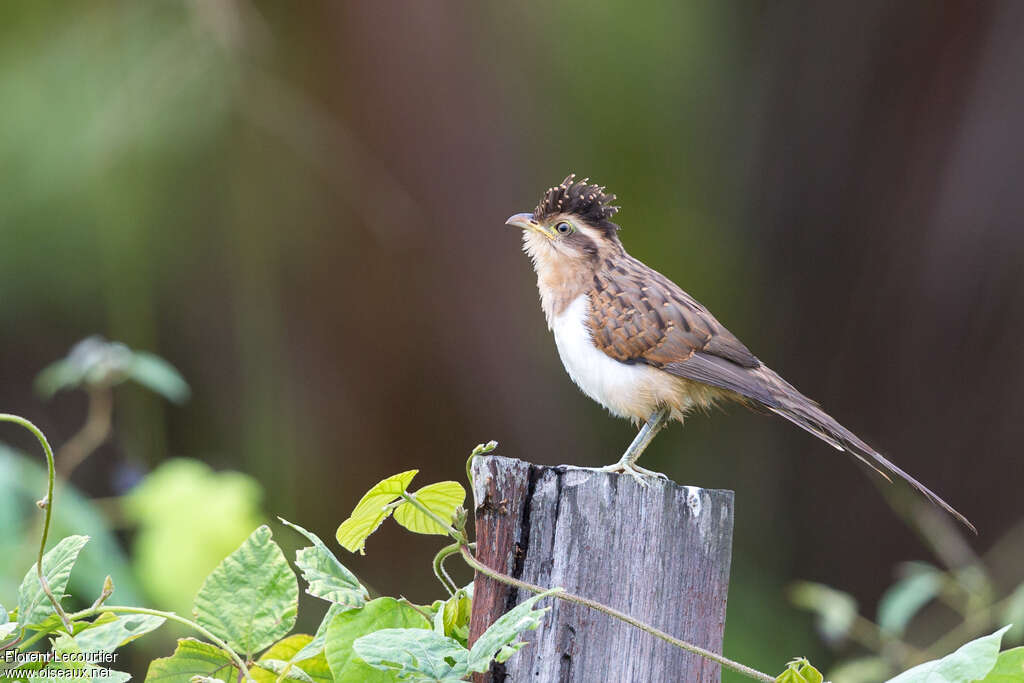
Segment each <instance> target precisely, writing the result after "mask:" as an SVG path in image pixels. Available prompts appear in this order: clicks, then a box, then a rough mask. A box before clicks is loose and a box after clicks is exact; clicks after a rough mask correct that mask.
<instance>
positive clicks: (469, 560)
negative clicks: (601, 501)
mask: <svg viewBox="0 0 1024 683" xmlns="http://www.w3.org/2000/svg"><path fill="white" fill-rule="evenodd" d="M459 550H460V552H461V553H462V558H463V559H464V560H465V561H466V564H468V565H469V566H470V567H472V568H473V569H475V570H476V571H478V572H480V573H481V574H483V575H484V576H487V577H489V578H492V579H494V580H495V581H500V582H501V583H504V584H506V585H509V586H513V587H515V588H519V589H521V590H527V591H530V592H531V593H544V592H546V590H547V589H545V588H542V587H540V586H535V585H533V584H532V583H526V582H525V581H520V580H519V579H514V578H512V577H511V576H508V575H506V574H502V573H501V572H498V571H495V570H494V569H491V568H490V567H488V566H487V565H485V564H483V563H482V562H480V561H479V560H477V559H476V557H474V556H473V553H471V552H470V550H469V548H468V547H466V546H462V547H460V549H459ZM554 597H556V598H558V599H560V600H565V601H567V602H574V603H576V604H577V605H583V606H584V607H589V608H590V609H595V610H597V611H598V612H603V613H604V614H607V615H608V616H610V617H613V618H615V619H618V620H620V621H624V622H626V623H627V624H629V625H631V626H635V627H636V628H638V629H640V630H641V631H645V632H647V633H650V634H651V635H652V636H655V637H656V638H661V639H662V640H664V641H665V642H667V643H670V644H672V645H675V646H676V647H678V648H681V649H683V650H686V651H687V652H692V653H693V654H695V655H700V656H701V657H704V658H705V659H710V660H711V661H713V662H717V663H718V664H720V665H721V666H724V667H725V668H727V669H731V670H733V671H735V672H737V673H740V674H743V675H744V676H747V677H748V678H752V679H754V680H756V681H763V682H764V683H774V681H775V677H774V676H769V675H768V674H766V673H762V672H760V671H758V670H756V669H752V668H750V667H749V666H745V665H743V664H740V663H739V662H734V661H733V660H731V659H728V658H726V657H723V656H722V655H720V654H716V653H714V652H712V651H711V650H705V649H704V648H702V647H700V646H698V645H694V644H693V643H688V642H686V641H685V640H680V639H678V638H674V637H672V636H670V635H669V634H667V633H665V632H664V631H661V630H659V629H657V628H655V627H653V626H650V625H648V624H645V623H643V622H642V621H638V620H637V619H634V618H633V617H631V616H629V615H628V614H626V613H624V612H620V611H618V610H617V609H614V608H612V607H609V606H607V605H604V604H601V603H600V602H596V601H594V600H589V599H587V598H584V597H581V596H579V595H574V594H572V593H567V592H565V591H561V592H558V593H555V594H554Z"/></svg>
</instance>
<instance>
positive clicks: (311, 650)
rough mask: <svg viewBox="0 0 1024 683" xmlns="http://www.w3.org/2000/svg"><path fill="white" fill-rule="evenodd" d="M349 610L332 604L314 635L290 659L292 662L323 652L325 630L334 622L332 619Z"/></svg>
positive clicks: (325, 637) (325, 639)
mask: <svg viewBox="0 0 1024 683" xmlns="http://www.w3.org/2000/svg"><path fill="white" fill-rule="evenodd" d="M347 609H349V608H347V607H345V606H343V605H339V604H337V603H334V604H332V605H331V606H330V608H329V609H328V610H327V614H325V615H324V618H323V620H321V622H320V626H319V627H318V628H317V629H316V635H314V636H313V638H312V640H310V641H309V642H308V643H306V645H305V646H304V647H303V648H302V649H301V650H299V651H298V652H297V653H295V656H294V657H292V661H295V662H301V661H303V660H306V659H310V658H311V657H316V656H317V655H318V654H320V653H322V652H323V651H324V643H325V642H326V641H327V629H328V627H330V625H331V622H332V621H334V617H336V616H337V615H339V614H341V613H342V612H344V611H345V610H347Z"/></svg>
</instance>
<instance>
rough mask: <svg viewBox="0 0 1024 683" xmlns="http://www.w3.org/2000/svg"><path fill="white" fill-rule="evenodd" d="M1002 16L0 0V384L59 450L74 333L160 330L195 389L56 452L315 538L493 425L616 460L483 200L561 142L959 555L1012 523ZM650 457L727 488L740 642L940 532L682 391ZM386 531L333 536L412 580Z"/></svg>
mask: <svg viewBox="0 0 1024 683" xmlns="http://www.w3.org/2000/svg"><path fill="white" fill-rule="evenodd" d="M1022 28H1024V5H1022V4H1020V3H1013V2H1004V3H975V2H951V3H927V2H919V3H890V2H883V1H882V0H877V1H868V2H857V3H814V2H783V3H772V2H743V3H729V2H724V3H685V4H684V3H664V4H662V5H660V6H637V5H635V4H630V3H621V4H618V5H612V4H611V3H608V4H603V3H588V2H582V1H572V2H565V3H558V4H557V5H556V6H552V5H550V4H541V3H479V4H478V3H442V2H430V3H418V2H390V3H356V2H346V3H300V4H293V3H289V4H280V3H262V2H260V3H249V2H243V1H234V2H226V1H225V2H206V1H204V0H194V1H193V2H170V1H168V2H160V3H138V2H130V1H128V0H125V1H123V2H116V1H112V0H111V1H104V2H99V1H93V2H80V3H74V4H70V5H69V4H67V3H60V2H42V1H40V2H33V3H9V4H6V5H4V6H3V8H2V9H0V169H2V174H3V176H2V177H3V189H2V190H0V326H2V327H0V330H2V334H3V343H2V346H0V378H2V381H0V409H2V410H4V411H7V412H14V413H19V414H22V415H24V416H26V417H28V418H30V419H32V420H33V421H35V422H36V423H37V424H38V425H40V426H41V427H42V428H43V429H44V430H45V431H46V432H47V434H48V435H49V436H50V438H51V440H52V441H54V442H55V443H56V444H60V443H61V442H63V441H64V440H66V439H67V438H68V437H69V436H71V435H72V434H73V433H74V432H75V431H76V430H77V429H78V427H79V426H80V425H81V423H82V421H83V419H84V414H85V399H84V397H83V395H82V394H81V393H68V392H65V393H62V394H59V395H58V396H57V397H56V398H54V399H53V400H50V401H43V400H41V399H40V398H39V397H38V396H36V395H35V394H34V392H33V389H32V386H33V378H34V377H35V375H36V373H37V372H38V371H39V370H40V369H41V368H43V367H44V366H46V365H47V364H48V363H50V362H51V361H53V360H54V359H56V358H58V357H61V356H63V355H64V354H65V353H66V352H67V350H68V348H69V347H70V346H71V345H72V344H73V343H74V342H76V341H78V340H79V339H81V338H83V337H86V336H88V335H91V334H94V333H98V334H102V335H104V336H105V337H107V338H109V339H116V340H119V341H122V342H125V343H126V344H128V345H130V346H131V347H133V348H137V349H144V350H149V351H152V352H155V353H157V354H159V355H161V356H163V357H164V358H166V359H168V360H169V361H170V362H171V363H173V364H174V365H175V366H176V367H177V368H178V369H179V370H180V371H181V373H182V375H183V376H184V377H185V378H186V379H187V380H188V381H189V383H190V384H191V387H192V399H191V401H190V402H188V403H187V404H185V405H184V406H182V407H177V406H173V405H171V404H168V403H166V402H164V401H162V400H161V399H160V398H158V397H155V396H153V395H152V394H148V393H146V392H144V391H143V390H141V389H138V388H134V387H129V386H127V385H126V386H124V387H119V388H118V389H117V390H116V399H115V400H116V403H115V433H114V436H113V437H112V438H111V439H110V440H109V441H108V442H107V443H106V444H105V445H104V446H103V447H102V448H101V449H100V450H99V451H97V452H96V454H95V455H93V456H92V457H91V458H90V460H89V462H88V464H87V465H85V466H83V467H82V468H80V469H78V470H77V471H76V472H75V473H74V476H73V477H72V483H73V484H74V485H75V486H76V487H78V488H79V489H80V490H82V491H83V492H84V493H86V494H87V495H88V496H91V497H95V498H100V499H109V498H110V497H112V496H115V495H119V494H121V493H124V491H125V489H126V488H127V486H128V485H129V484H130V482H131V479H132V477H133V476H136V478H137V476H141V474H143V473H145V472H146V471H149V470H152V469H153V468H155V467H157V466H158V464H160V463H161V462H163V461H165V460H166V459H167V458H170V457H172V456H189V457H193V458H199V459H201V460H204V461H205V462H207V463H208V464H209V465H210V466H211V467H212V468H213V469H215V470H218V471H220V470H238V471H241V472H245V473H247V474H249V475H251V476H252V477H253V478H254V480H255V481H256V482H257V483H258V484H259V485H260V487H262V489H263V493H262V502H260V503H258V504H257V505H258V507H259V510H261V511H262V512H260V513H259V514H260V515H262V516H260V517H259V518H260V519H264V518H265V519H272V518H273V515H282V516H284V517H287V518H289V519H293V520H296V521H298V522H300V523H302V524H303V525H305V526H306V527H308V528H310V529H313V530H315V531H317V532H318V533H319V534H320V535H321V536H322V537H323V538H325V539H333V535H334V529H335V528H336V526H337V524H338V523H339V522H340V521H341V520H342V519H343V518H344V517H345V516H346V515H347V514H348V513H349V512H350V511H351V509H352V507H353V505H354V504H355V502H356V501H357V499H358V497H359V495H361V493H362V492H363V491H364V490H365V489H366V488H368V486H369V485H371V484H372V483H374V482H375V481H377V480H378V479H380V478H382V477H384V476H386V475H388V474H391V473H394V472H397V471H400V470H405V469H410V468H414V467H418V468H420V469H421V474H420V479H421V480H422V482H421V483H428V482H429V481H435V480H438V479H458V480H461V479H462V476H461V475H462V474H463V472H464V469H463V466H464V462H465V457H466V454H467V453H468V451H469V450H470V449H471V448H472V447H473V446H474V445H475V444H477V443H479V442H482V441H487V440H489V439H496V440H498V441H499V442H500V443H501V446H500V449H499V452H500V453H502V454H504V455H509V456H515V457H520V458H525V459H529V460H533V461H535V462H541V463H561V462H569V463H576V464H587V465H598V464H606V463H608V462H611V461H613V460H614V459H616V458H618V456H619V455H620V453H621V451H622V449H623V448H624V447H625V445H626V444H627V443H628V441H629V439H630V438H631V436H632V428H631V427H630V426H629V425H628V423H626V422H625V421H621V420H615V419H612V418H610V417H608V416H607V415H606V414H605V413H604V412H603V411H602V409H601V408H600V407H598V406H597V405H596V404H594V403H593V402H592V401H590V400H589V399H588V398H586V397H585V396H583V395H582V394H581V393H580V392H579V391H578V390H577V389H576V387H575V386H574V385H573V384H572V383H571V381H570V380H569V379H568V377H567V375H566V374H565V372H564V371H563V369H562V367H561V364H560V362H559V360H558V357H557V354H556V351H555V347H554V344H553V342H552V339H551V336H550V333H549V332H548V331H547V330H546V328H545V324H544V319H543V315H542V313H541V311H540V307H539V305H538V301H537V293H536V288H535V282H534V276H533V273H532V270H531V268H530V265H529V262H528V260H527V259H526V257H525V256H524V255H523V254H522V253H521V252H520V246H519V236H518V235H517V234H515V233H514V232H512V231H510V230H509V229H508V228H504V227H503V225H502V224H503V222H504V220H505V218H506V217H507V216H508V215H510V214H512V213H516V212H519V211H528V210H531V209H532V207H533V206H534V205H535V203H536V201H537V199H538V197H539V195H540V193H541V192H542V191H543V190H544V189H545V188H546V187H548V186H550V185H551V184H553V183H557V182H559V181H560V180H561V179H562V178H563V177H564V176H565V175H566V174H568V173H569V172H576V173H578V174H580V175H581V176H590V177H591V178H592V179H593V180H595V181H597V182H599V183H601V184H606V185H607V186H608V188H609V190H610V191H613V192H615V193H616V194H617V195H618V197H619V202H618V203H619V204H620V205H621V207H622V210H621V212H620V213H619V215H618V221H619V223H620V224H621V225H622V227H623V230H622V233H621V237H622V240H623V242H624V243H625V245H626V246H627V248H628V249H629V250H630V252H631V253H632V254H633V255H635V256H637V257H638V258H640V259H642V260H644V261H646V262H647V263H648V264H650V265H651V266H653V267H655V268H657V269H659V270H661V271H662V272H664V273H665V274H666V275H668V276H669V277H671V278H672V279H674V280H675V281H676V282H678V283H679V284H680V285H681V286H683V287H684V288H685V289H686V290H687V291H689V292H690V293H691V294H693V295H694V296H696V297H697V298H698V299H700V300H701V301H702V302H703V303H705V304H706V305H707V306H708V307H709V308H710V309H711V310H712V311H714V312H715V313H716V315H717V317H718V318H719V319H720V320H721V321H722V322H723V323H724V324H725V325H727V326H728V327H729V328H730V329H731V330H732V331H733V332H734V333H736V334H737V336H739V337H740V338H741V339H743V340H744V341H745V342H746V344H747V345H748V346H749V347H750V348H751V349H752V350H753V351H754V352H755V353H756V354H757V355H758V356H759V357H760V358H761V359H762V360H764V361H765V362H766V363H767V364H769V365H770V366H772V367H773V368H775V369H776V370H777V371H778V372H780V374H782V375H783V376H785V377H786V378H787V379H788V380H790V381H791V382H792V383H793V384H795V385H796V386H797V387H798V388H800V389H801V390H802V391H804V392H805V393H807V394H808V395H810V396H812V397H814V398H816V399H817V400H819V401H820V402H821V403H822V404H823V405H824V406H825V407H826V409H828V410H829V411H830V412H831V413H832V414H833V415H835V416H836V417H837V418H839V419H840V420H841V421H842V422H843V423H844V424H846V425H847V426H848V427H850V428H851V429H853V430H854V431H856V432H858V433H859V434H861V435H862V436H863V437H864V438H865V439H866V440H868V441H869V442H870V443H872V444H875V445H877V446H878V447H879V448H880V450H882V451H883V452H885V453H887V454H888V455H890V456H891V457H892V459H893V460H894V461H896V462H897V463H899V464H900V465H901V466H902V467H904V468H905V469H907V470H908V471H910V472H911V473H913V474H915V475H917V476H918V477H919V478H920V479H921V480H922V481H924V482H925V483H926V484H927V485H929V486H930V487H932V488H934V489H935V490H936V491H937V492H939V493H940V494H941V495H943V496H944V497H945V498H946V499H947V500H948V501H949V502H950V503H951V504H953V505H954V506H955V507H957V508H959V509H960V510H961V511H962V512H964V513H965V514H966V515H967V516H968V517H969V518H970V519H971V520H972V521H973V522H974V523H975V524H976V525H977V527H978V529H979V530H980V534H979V536H978V537H977V538H973V537H972V538H969V539H968V543H969V544H970V547H971V548H973V549H974V551H976V552H979V553H985V552H987V551H988V550H989V549H991V548H992V547H993V545H994V544H996V542H997V540H999V539H1005V538H1006V534H1008V533H1011V530H1012V529H1014V528H1016V527H1015V525H1016V524H1017V522H1019V521H1020V519H1021V517H1022V516H1024V504H1022V502H1021V482H1022V474H1024V472H1022V465H1021V463H1022V459H1021V457H1020V444H1021V443H1022V442H1024V414H1022V409H1021V404H1020V397H1019V396H1020V391H1021V388H1022V387H1024V345H1022V344H1021V341H1020V340H1021V339H1022V338H1024V305H1022V303H1021V302H1022V300H1024V277H1022V273H1021V269H1022V266H1024V230H1022V222H1024V221H1022V218H1021V216H1022V211H1024V192H1022V191H1021V188H1020V178H1021V172H1022V170H1024V168H1022V165H1024V135H1021V134H1020V132H1019V130H1018V129H1019V126H1020V121H1021V120H1022V119H1024V89H1022V88H1021V87H1020V86H1021V82H1020V74H1021V73H1022V69H1024V43H1022V42H1021V40H1020V30H1021V29H1022ZM0 438H2V439H3V440H5V441H7V442H8V443H10V444H12V445H14V446H17V447H19V448H20V449H22V450H24V451H26V452H30V453H34V451H32V450H30V449H32V448H33V444H32V442H31V440H30V439H26V438H22V436H21V435H20V434H18V433H16V432H14V430H13V428H5V429H4V433H3V435H2V436H0ZM33 457H35V456H33ZM644 464H645V465H646V466H648V467H651V468H654V469H658V470H661V471H664V472H666V473H667V474H668V475H669V476H670V477H672V478H673V479H675V480H677V481H680V482H684V483H691V484H697V485H701V486H705V487H716V488H729V489H733V490H735V491H736V500H737V512H736V536H735V552H734V568H733V577H734V578H733V588H732V593H731V596H730V608H729V624H728V630H727V636H726V653H727V654H729V655H731V656H734V657H736V658H739V659H741V660H742V661H744V662H745V663H747V664H751V665H753V666H757V667H759V668H762V669H768V670H775V669H778V668H779V665H780V663H781V662H783V661H784V660H785V659H786V658H788V657H789V656H791V655H797V654H809V655H815V656H816V657H817V658H818V661H821V662H823V663H827V662H828V661H829V659H830V658H831V657H832V656H834V655H833V653H832V652H830V651H826V650H825V649H824V646H822V645H820V644H819V640H818V638H817V637H816V635H815V634H814V631H813V628H812V626H811V618H810V617H809V616H808V615H807V614H805V613H802V612H800V611H798V610H796V609H795V608H794V607H791V606H790V605H789V604H788V603H787V601H786V597H785V587H786V585H787V584H788V583H789V582H790V581H792V580H794V579H811V580H815V581H821V582H824V583H828V584H830V585H833V586H836V587H838V588H841V589H843V590H845V591H849V592H850V593H852V594H853V595H855V596H856V597H857V598H858V600H859V601H860V602H861V604H862V606H864V607H865V609H868V610H870V609H871V607H872V606H873V605H874V604H875V602H876V601H877V599H878V597H879V595H880V594H881V593H882V591H883V590H884V589H885V587H886V586H888V585H889V584H890V583H892V581H893V579H894V574H893V572H894V567H895V566H896V565H897V564H898V563H900V562H903V561H907V560H926V561H930V562H935V563H939V564H940V563H941V562H940V558H938V557H936V555H935V553H934V551H933V549H932V548H933V545H934V544H930V543H928V542H927V541H926V540H923V539H922V536H921V535H920V534H918V533H916V532H915V530H914V527H912V526H910V525H908V524H906V523H904V521H903V517H901V516H900V515H898V514H896V512H894V509H893V508H892V507H890V506H889V505H887V504H886V500H887V498H886V497H885V496H883V495H881V494H880V487H878V486H876V484H877V482H876V481H875V480H874V479H872V478H871V477H869V476H865V475H863V474H862V473H860V472H858V471H857V470H858V468H857V466H856V465H855V463H854V462H853V461H852V459H851V458H849V457H848V456H845V455H838V454H837V453H836V452H835V451H833V450H832V449H831V448H829V447H828V446H826V445H824V444H822V443H821V442H819V441H817V440H815V439H813V438H812V437H809V436H807V435H806V434H804V433H802V432H800V431H799V430H796V429H794V428H792V427H791V426H790V425H788V424H786V423H785V422H783V421H781V420H778V419H775V418H766V417H763V416H759V415H753V414H749V413H747V412H746V411H744V410H742V409H732V410H729V411H728V414H725V413H720V412H716V413H714V414H712V415H711V416H709V417H704V416H700V415H696V416H694V417H693V418H692V419H691V420H690V421H689V423H688V424H687V425H686V428H685V429H682V428H679V427H678V426H676V427H673V428H672V429H670V430H668V431H667V432H666V433H665V434H664V435H663V436H660V437H659V438H658V440H657V441H656V442H655V444H654V446H653V447H652V448H651V449H650V450H649V451H648V454H647V455H646V456H645V459H644ZM126 472H127V473H128V474H127V475H126ZM132 473H136V474H132ZM215 490H216V489H215ZM256 497H258V495H257V496H256ZM892 500H893V502H894V503H895V504H896V507H897V508H900V509H904V510H906V509H910V508H907V507H906V502H907V501H908V500H910V499H908V498H904V497H900V496H895V497H893V498H892ZM122 521H123V520H122ZM392 526H393V525H392ZM392 526H385V527H384V528H383V529H382V531H381V532H380V533H379V535H377V536H374V537H373V538H371V539H370V541H369V544H368V554H367V556H366V557H358V556H348V555H345V556H344V558H343V559H345V560H346V561H348V563H349V566H351V567H352V568H353V570H355V571H356V572H357V573H359V574H360V576H362V577H364V578H365V579H366V581H367V582H368V584H370V585H372V586H373V588H374V589H375V590H378V591H380V592H382V593H386V594H393V595H395V594H404V595H406V596H408V597H410V598H412V599H414V600H421V601H423V600H431V599H433V598H435V597H438V595H437V594H438V593H439V590H438V587H437V585H436V582H435V581H434V579H433V577H432V576H431V575H430V570H429V568H428V566H429V560H430V557H431V555H432V553H433V551H434V549H435V547H436V539H431V538H429V537H415V538H410V537H409V535H408V534H407V533H405V532H403V531H402V530H399V529H396V528H392ZM275 529H276V530H277V533H278V535H281V534H282V533H284V532H283V530H281V528H280V527H275ZM2 533H4V532H2V531H0V534H2ZM119 533H120V536H119V538H120V539H121V540H122V541H123V542H124V543H125V544H126V547H128V548H131V547H132V540H133V535H132V534H133V532H132V529H131V526H130V525H127V526H126V527H125V526H124V525H122V527H120V531H119ZM242 536H243V537H244V532H243V534H242ZM240 540H241V537H239V538H237V539H231V541H230V543H228V548H229V549H230V548H231V547H233V545H232V544H237V542H239V541H240ZM332 546H333V547H335V548H336V549H338V548H337V546H336V545H334V543H333V540H332ZM1021 548H1024V546H1018V547H1017V550H1016V551H1014V552H1011V553H1010V554H1009V555H1008V556H1007V557H1009V558H1011V559H1012V561H1010V562H1008V563H1007V566H1015V567H1017V568H1018V569H1016V570H1015V571H1016V572H1017V573H1016V575H1015V576H1010V577H1009V578H1010V579H1015V580H1017V581H1019V580H1020V578H1021V574H1020V571H1019V567H1020V566H1021V562H1022V561H1024V549H1021ZM338 551H339V553H342V552H343V551H341V550H340V549H338ZM410 556H411V559H406V558H410ZM214 561H215V560H214ZM30 562H31V560H29V563H30ZM26 566H27V565H26ZM410 567H415V568H418V569H417V570H416V571H412V572H411V573H410ZM23 571H24V569H23V568H20V567H19V569H18V570H17V571H16V572H13V571H12V573H16V574H18V576H19V577H20V574H21V572H23ZM204 571H205V570H204ZM1011 574H1012V572H1011ZM462 578H468V574H464V575H463V577H462ZM189 590H194V588H190V589H189ZM158 606H159V605H158ZM314 627H315V621H314ZM168 651H169V650H168ZM156 654H161V653H156Z"/></svg>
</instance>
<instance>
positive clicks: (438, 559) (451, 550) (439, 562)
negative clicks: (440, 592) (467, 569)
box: [434, 541, 462, 595]
mask: <svg viewBox="0 0 1024 683" xmlns="http://www.w3.org/2000/svg"><path fill="white" fill-rule="evenodd" d="M461 546H462V544H461V543H459V542H458V541H456V542H455V543H452V544H451V545H446V546H445V547H443V548H441V549H440V550H439V551H438V552H437V555H434V576H436V577H437V580H438V581H440V582H441V585H442V586H444V589H445V590H446V591H448V595H455V590H456V588H457V586H456V585H455V581H453V580H452V577H451V576H449V575H448V572H447V571H445V568H444V561H445V559H447V558H448V557H449V556H450V555H454V554H455V553H457V552H459V548H460V547H461Z"/></svg>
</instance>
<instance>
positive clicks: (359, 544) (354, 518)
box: [337, 470, 419, 555]
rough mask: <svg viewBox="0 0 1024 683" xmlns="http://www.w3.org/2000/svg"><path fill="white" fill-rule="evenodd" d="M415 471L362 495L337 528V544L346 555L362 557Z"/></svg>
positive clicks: (402, 473)
mask: <svg viewBox="0 0 1024 683" xmlns="http://www.w3.org/2000/svg"><path fill="white" fill-rule="evenodd" d="M417 472H419V470H409V471H408V472H401V473H399V474H396V475H394V476H391V477H388V478H387V479H385V480H383V481H381V482H379V483H378V484H377V485H376V486H374V487H373V488H372V489H370V490H369V491H367V492H366V495H364V496H363V497H362V498H361V499H360V501H359V503H358V504H357V505H356V507H355V509H354V510H353V511H352V514H351V515H349V518H348V519H346V520H345V521H344V522H342V523H341V526H339V527H338V533H337V537H338V543H340V544H341V546H342V547H343V548H345V549H346V550H348V551H349V552H352V553H354V552H358V553H360V554H361V555H365V554H366V539H367V538H369V536H370V534H372V533H373V532H374V531H376V530H377V527H379V526H380V525H381V522H383V521H384V520H385V519H387V518H388V515H390V514H391V508H390V507H389V506H390V505H391V503H393V502H394V501H395V499H396V498H398V497H399V496H401V495H402V494H403V493H404V492H405V490H406V489H407V488H408V487H409V484H410V483H411V482H412V479H413V477H415V476H416V473H417Z"/></svg>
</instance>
